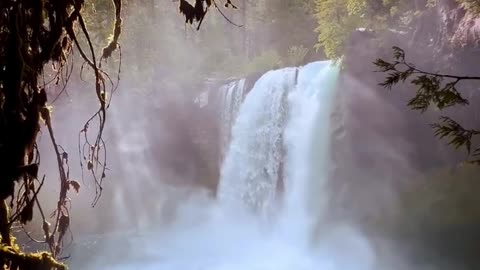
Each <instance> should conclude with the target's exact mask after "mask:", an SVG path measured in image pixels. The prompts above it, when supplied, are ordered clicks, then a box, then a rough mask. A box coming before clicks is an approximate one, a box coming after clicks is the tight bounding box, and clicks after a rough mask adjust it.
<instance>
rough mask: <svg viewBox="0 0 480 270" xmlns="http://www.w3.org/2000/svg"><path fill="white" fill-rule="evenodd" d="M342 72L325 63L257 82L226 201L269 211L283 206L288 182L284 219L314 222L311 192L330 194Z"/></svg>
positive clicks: (223, 190)
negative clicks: (334, 110) (333, 116)
mask: <svg viewBox="0 0 480 270" xmlns="http://www.w3.org/2000/svg"><path fill="white" fill-rule="evenodd" d="M337 74H338V68H337V67H335V66H333V65H331V62H330V61H323V62H315V63H311V64H309V65H306V66H304V67H301V68H285V69H281V70H275V71H270V72H268V73H266V74H265V75H263V76H262V77H261V78H260V79H259V80H258V81H257V82H256V83H255V85H254V86H253V89H252V90H251V91H250V92H249V93H248V95H247V96H246V97H245V100H244V102H243V103H242V105H241V107H240V110H239V112H238V117H237V118H236V120H235V124H234V125H233V129H232V136H231V142H230V147H229V149H228V152H227V154H226V156H225V160H224V162H223V166H222V171H221V180H220V183H219V189H218V193H217V194H218V197H219V200H220V202H221V203H224V204H225V203H229V204H232V202H233V204H237V206H238V205H239V204H240V205H241V204H244V205H246V206H247V207H249V208H253V209H255V210H257V211H259V212H262V213H264V214H265V213H267V212H270V211H272V207H275V205H276V204H278V203H277V201H278V200H276V198H277V197H278V196H277V195H278V191H279V190H282V189H280V188H279V187H281V184H282V182H283V183H284V185H285V187H284V189H285V195H284V196H283V200H284V215H283V216H284V219H289V220H295V221H297V222H304V223H305V224H307V223H309V222H307V221H305V220H304V219H305V217H307V216H309V215H308V214H307V213H306V211H307V204H308V198H312V197H314V196H309V195H310V194H308V193H307V191H308V190H310V189H312V187H314V189H315V191H316V192H317V194H316V195H318V196H320V197H322V199H324V198H325V197H326V195H325V193H322V192H324V190H325V189H324V187H323V186H324V185H325V181H326V179H327V177H328V176H327V172H328V168H327V165H328V161H329V156H328V145H329V134H330V132H329V126H330V125H329V119H330V110H331V104H332V103H333V89H334V88H335V85H334V84H335V82H336V79H337ZM230 89H232V88H230ZM227 95H231V93H230V91H229V93H227ZM226 109H227V111H229V110H230V108H226ZM315 203H317V204H318V205H317V207H318V206H321V205H323V204H324V202H323V203H322V201H321V200H319V199H317V200H316V201H315ZM317 210H318V209H317ZM293 215H295V217H294V216H293ZM302 220H303V221H302ZM305 224H304V225H305ZM299 226H300V225H299ZM305 226H306V225H305ZM305 229H306V228H303V229H302V231H304V230H305Z"/></svg>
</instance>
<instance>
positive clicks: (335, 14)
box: [315, 0, 431, 59]
mask: <svg viewBox="0 0 480 270" xmlns="http://www.w3.org/2000/svg"><path fill="white" fill-rule="evenodd" d="M417 2H424V1H413V0H383V1H376V0H339V1H337V0H315V17H316V18H317V22H318V27H317V28H316V32H317V33H318V43H317V45H316V47H317V49H323V50H324V51H325V54H326V55H327V57H328V58H331V59H338V58H340V57H341V56H342V55H343V53H344V49H345V42H346V40H347V38H348V37H349V35H350V34H351V33H352V32H353V31H354V30H356V29H359V28H364V29H369V30H373V31H386V30H395V31H408V30H410V29H411V28H410V26H411V24H412V23H413V22H415V20H416V18H417V17H418V16H420V15H421V14H422V12H424V11H425V10H426V9H428V8H431V5H427V4H426V3H424V4H418V3H417Z"/></svg>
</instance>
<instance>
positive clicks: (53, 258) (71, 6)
mask: <svg viewBox="0 0 480 270" xmlns="http://www.w3.org/2000/svg"><path fill="white" fill-rule="evenodd" d="M112 2H113V4H114V7H115V26H114V29H113V38H112V40H111V41H110V43H109V44H108V45H107V46H106V47H105V48H104V49H103V53H102V55H101V56H100V57H97V56H96V55H95V50H94V48H93V45H92V42H91V40H90V37H89V33H88V31H87V27H86V25H85V22H84V19H83V16H82V7H83V5H84V0H42V1H40V0H38V1H26V0H25V1H22V0H2V1H1V2H0V237H1V242H0V264H2V266H3V268H4V269H15V270H16V269H19V270H22V269H64V268H65V265H64V264H62V263H59V262H57V259H58V257H59V255H60V254H61V251H62V246H63V239H64V237H65V235H66V233H67V231H68V230H69V225H70V218H69V199H68V196H67V193H68V191H69V190H71V189H74V190H76V191H77V192H78V190H79V188H80V184H79V183H78V182H77V181H74V180H72V179H70V174H69V163H68V153H67V152H66V151H65V150H64V149H63V148H62V147H61V146H60V145H58V144H57V142H56V140H55V134H54V128H53V126H52V119H51V113H52V107H51V106H49V103H48V100H47V92H46V91H47V89H48V87H49V86H50V84H59V82H60V81H63V83H64V88H65V87H66V85H67V83H68V78H70V75H71V72H72V64H73V52H74V47H75V48H76V51H78V52H79V53H80V55H81V58H82V59H83V60H84V61H85V64H84V66H85V65H86V66H88V67H89V68H90V69H91V70H92V71H93V74H94V78H95V93H96V96H97V99H98V101H99V104H100V105H99V108H98V111H97V112H96V113H95V114H94V115H93V116H92V117H91V118H90V119H88V120H87V122H86V123H85V125H84V127H83V129H82V130H81V131H80V136H79V137H80V142H79V143H81V142H82V141H83V144H84V147H83V148H82V150H80V154H81V155H82V157H83V160H82V162H81V165H82V167H83V164H87V165H86V167H87V169H88V171H89V172H90V173H91V175H92V176H93V179H94V180H95V183H96V187H97V196H96V197H95V201H94V204H95V203H96V201H97V200H98V197H99V196H100V194H101V183H102V180H103V179H104V178H105V169H106V150H105V144H104V141H103V139H102V133H103V130H104V126H105V121H106V110H107V108H108V106H109V102H110V100H109V99H108V98H107V96H108V95H107V91H110V92H113V91H115V88H116V86H117V85H118V84H115V83H114V82H113V81H112V80H111V79H110V77H109V75H108V74H107V73H106V72H105V71H103V70H102V69H101V63H102V60H104V59H107V58H109V57H110V56H111V55H112V53H113V52H114V51H115V50H116V49H117V48H118V47H119V45H118V39H119V36H120V34H121V24H122V19H121V16H120V14H121V8H122V2H121V0H112ZM80 35H83V36H84V38H85V40H86V41H87V47H88V48H87V50H84V48H83V47H82V46H81V45H80V42H79V39H78V38H79V36H80ZM49 63H51V64H52V66H53V67H54V70H55V72H56V74H55V75H54V79H53V80H51V81H48V82H47V81H45V79H43V80H42V78H45V76H44V73H45V72H44V67H45V66H46V65H47V64H49ZM82 69H83V66H82ZM118 72H120V69H119V71H118ZM65 78H67V79H65ZM108 82H110V84H111V86H112V87H111V88H109V87H107V85H108V84H107V83H108ZM110 94H111V93H110ZM94 121H96V122H98V129H97V130H95V131H96V134H95V135H94V139H93V140H92V141H90V139H89V136H88V131H89V126H91V124H92V123H93V122H94ZM41 125H45V126H46V127H47V131H48V134H49V137H50V140H51V142H52V146H53V149H54V151H55V154H56V161H57V163H58V170H59V179H60V192H59V197H58V202H57V205H56V207H55V210H54V212H53V213H52V214H51V215H50V218H49V217H48V216H47V213H45V212H44V210H43V209H42V206H41V204H40V202H39V200H38V196H37V195H38V193H39V191H40V189H41V187H42V185H43V183H44V181H45V176H43V177H39V175H38V174H39V165H40V153H39V151H38V148H37V144H36V139H37V135H38V133H39V131H40V128H41ZM86 148H88V149H87V150H85V149H86ZM35 207H37V208H38V211H39V212H40V214H41V217H42V219H43V226H42V229H43V233H44V239H43V240H40V241H37V242H42V243H45V244H46V245H47V246H48V248H49V250H50V252H48V253H47V252H43V253H37V254H27V253H23V252H22V251H21V250H20V248H19V247H18V245H17V244H16V243H15V238H14V237H13V236H12V225H13V224H14V223H19V224H20V225H21V226H23V225H25V224H26V223H28V222H29V221H31V220H32V219H33V212H34V208H35ZM47 219H52V220H53V224H50V223H49V222H48V221H47Z"/></svg>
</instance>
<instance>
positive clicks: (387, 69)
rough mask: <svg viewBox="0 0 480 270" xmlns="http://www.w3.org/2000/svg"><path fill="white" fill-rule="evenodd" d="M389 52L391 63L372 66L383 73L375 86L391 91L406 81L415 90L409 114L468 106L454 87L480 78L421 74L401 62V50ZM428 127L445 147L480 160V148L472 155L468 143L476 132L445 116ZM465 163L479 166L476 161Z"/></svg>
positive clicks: (379, 62) (379, 60)
mask: <svg viewBox="0 0 480 270" xmlns="http://www.w3.org/2000/svg"><path fill="white" fill-rule="evenodd" d="M392 49H393V61H385V60H383V59H377V60H376V61H375V62H374V65H376V66H377V68H378V71H377V72H384V73H387V76H386V77H385V80H384V81H383V82H382V83H380V84H379V85H381V86H382V87H384V88H386V89H388V90H391V89H392V88H393V86H395V85H396V84H398V83H400V82H402V83H404V82H405V81H406V80H407V79H409V78H410V79H411V81H410V83H411V84H413V85H415V86H416V88H417V92H416V94H415V96H414V97H413V98H412V99H410V100H409V102H408V104H407V106H408V107H410V108H411V109H412V110H419V111H420V112H422V113H423V112H425V111H426V110H427V109H428V108H429V107H430V105H435V106H436V107H437V108H438V109H440V110H443V109H445V108H448V107H452V106H457V105H468V104H469V101H468V100H467V99H465V98H464V97H463V96H462V95H461V94H460V92H459V91H458V90H457V85H458V83H459V82H460V81H466V80H480V77H477V76H457V75H449V74H441V73H432V72H427V71H423V70H421V69H418V68H416V67H415V65H413V64H411V63H408V62H407V61H406V60H405V51H404V50H402V49H401V48H399V47H393V48H392ZM431 127H432V128H433V129H434V132H435V136H436V137H438V138H440V139H442V138H448V139H449V141H448V144H449V145H451V146H453V147H454V148H455V149H459V148H462V147H465V149H466V150H467V153H468V154H469V155H470V156H473V157H480V147H479V148H476V149H475V150H473V152H472V139H473V137H474V136H478V135H480V130H475V129H466V128H464V127H462V125H460V124H459V123H458V122H456V121H454V120H453V119H451V118H449V117H446V116H442V117H440V122H439V123H434V124H432V125H431ZM467 162H468V163H471V164H477V165H480V159H477V160H470V161H467Z"/></svg>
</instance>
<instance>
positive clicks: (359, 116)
mask: <svg viewBox="0 0 480 270" xmlns="http://www.w3.org/2000/svg"><path fill="white" fill-rule="evenodd" d="M479 38H480V18H479V17H478V16H475V15H474V14H473V13H470V12H467V11H466V10H465V9H464V8H462V7H461V6H459V4H458V3H457V1H455V0H443V1H437V6H436V8H434V9H432V10H430V11H428V12H425V13H424V14H423V15H422V17H420V19H419V20H418V25H417V27H416V28H415V31H412V33H406V34H401V33H396V32H388V33H372V32H365V31H364V32H362V31H357V32H355V33H353V34H352V35H351V38H350V42H349V44H348V46H347V53H346V55H345V62H344V64H345V68H344V70H343V72H342V77H341V80H340V82H339V89H338V91H337V93H338V95H337V104H336V105H337V106H336V110H335V111H334V112H333V113H332V119H333V121H332V123H334V124H333V126H332V136H331V138H332V139H331V140H332V142H331V144H332V146H331V149H332V160H333V166H332V172H331V179H332V192H333V193H334V194H338V196H337V198H336V200H335V201H334V202H333V204H334V206H335V207H333V208H332V209H334V210H333V212H335V213H334V214H335V215H338V214H339V213H340V216H341V217H354V218H355V219H356V220H357V221H358V220H359V219H365V218H366V219H368V218H369V217H372V216H379V215H381V216H382V217H383V218H385V219H388V213H395V211H396V208H395V207H396V206H395V205H396V198H395V194H397V193H398V191H397V190H398V188H399V186H402V185H403V184H408V183H411V182H412V181H416V180H414V179H418V178H415V177H414V176H415V175H417V174H419V173H425V172H428V171H429V170H433V169H436V168H442V167H443V168H445V167H447V168H448V167H454V166H457V164H458V162H460V161H462V160H464V159H465V158H466V153H465V152H463V151H455V150H454V149H453V148H452V147H450V146H448V145H446V143H447V141H446V140H438V139H437V138H435V137H434V134H433V131H432V130H431V129H430V127H429V124H431V123H432V122H435V121H437V120H438V117H439V116H440V115H448V116H451V117H453V118H454V119H456V120H459V122H460V123H462V124H464V125H465V126H467V127H477V128H478V124H479V123H480V122H479V121H480V108H478V105H477V104H480V103H479V101H480V95H479V94H478V93H479V92H480V91H479V90H478V89H479V86H480V82H471V83H469V84H462V85H461V86H459V90H460V91H461V93H462V94H463V95H464V96H465V97H467V98H468V99H469V100H470V103H471V105H470V106H467V107H455V108H450V109H448V110H445V111H441V112H439V111H437V110H435V109H433V108H432V109H430V110H428V111H427V112H425V113H424V114H421V113H420V112H415V111H411V110H410V109H409V108H407V106H406V104H407V102H408V100H409V99H410V98H412V97H413V96H414V94H415V91H416V88H415V87H413V86H412V85H410V84H409V83H408V82H407V83H405V84H399V85H397V86H396V87H394V89H392V90H391V91H388V90H386V89H384V88H383V87H381V86H379V85H378V83H380V82H382V81H383V80H384V78H385V74H382V73H376V72H374V71H375V70H376V68H375V66H374V65H373V63H372V62H373V61H374V60H375V59H377V58H383V59H391V58H392V51H391V47H392V46H399V47H401V48H403V49H404V50H405V51H406V55H407V61H408V62H411V63H414V64H415V65H416V66H417V67H419V68H421V69H423V70H426V71H432V72H442V73H449V74H456V75H476V76H479V75H480V69H479V68H478V63H480V50H479V49H480V44H479V40H480V39H479ZM342 213H343V215H342ZM385 213H387V214H385ZM368 222H370V221H367V223H368ZM411 222H412V223H413V222H415V221H411ZM369 224H371V223H369ZM374 230H375V229H374ZM429 230H430V229H427V230H426V231H423V232H422V233H424V234H425V237H424V238H422V239H421V240H418V242H419V243H417V244H418V245H422V247H425V246H426V247H427V248H426V249H427V250H429V251H432V252H434V251H438V250H436V248H437V247H440V246H445V247H453V246H454V245H455V241H454V240H452V239H448V237H447V236H446V235H445V234H443V235H441V234H433V233H431V232H430V231H429ZM451 231H452V232H455V233H456V234H458V233H461V234H463V233H464V234H465V235H468V236H466V237H465V238H469V237H470V238H474V237H476V236H475V235H474V234H471V233H472V232H473V230H470V231H461V230H459V229H457V228H452V230H451ZM428 237H430V238H431V239H436V241H438V242H435V241H433V240H432V241H430V240H431V239H426V238H428ZM462 237H463V236H462ZM425 239H426V240H425ZM462 239H464V238H462ZM475 239H476V238H475ZM420 242H421V243H420ZM440 242H441V243H442V244H439V243H440ZM465 243H466V242H465ZM462 245H463V246H462V248H467V247H466V245H467V244H463V243H462ZM409 247H410V246H409ZM439 250H440V249H439ZM450 250H455V248H450ZM440 251H441V250H440ZM440 251H438V252H439V253H438V254H443V253H441V252H440ZM465 254H466V253H465ZM448 256H449V257H448ZM448 256H446V255H445V257H448V259H452V258H451V257H455V256H456V255H453V254H450V255H448ZM457 257H459V258H460V256H457Z"/></svg>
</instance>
